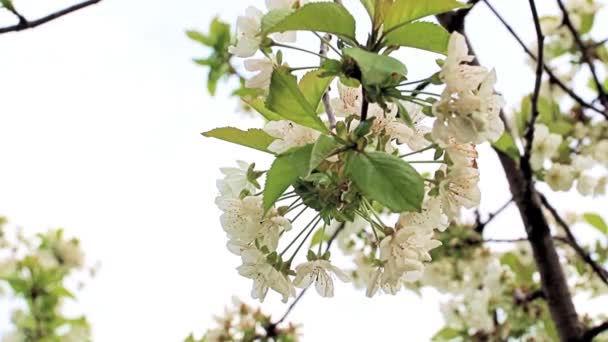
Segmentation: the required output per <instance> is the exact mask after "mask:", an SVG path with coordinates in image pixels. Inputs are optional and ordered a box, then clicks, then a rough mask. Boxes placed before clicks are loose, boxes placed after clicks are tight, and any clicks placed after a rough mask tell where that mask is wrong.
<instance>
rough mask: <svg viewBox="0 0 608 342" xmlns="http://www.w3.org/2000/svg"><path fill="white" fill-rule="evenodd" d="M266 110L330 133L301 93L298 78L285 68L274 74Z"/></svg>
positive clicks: (278, 69) (277, 70)
mask: <svg viewBox="0 0 608 342" xmlns="http://www.w3.org/2000/svg"><path fill="white" fill-rule="evenodd" d="M266 108H268V109H270V110H271V111H273V112H275V113H277V114H279V115H280V116H282V117H284V118H285V119H288V120H291V121H293V122H295V123H297V124H300V125H302V126H306V127H310V128H312V129H316V130H318V131H321V132H324V133H329V130H328V129H327V126H325V124H324V123H323V121H321V119H320V118H319V117H318V116H317V113H316V111H315V109H314V108H313V107H312V105H311V104H310V103H309V102H308V100H306V97H305V96H304V94H303V93H302V91H300V88H299V87H298V83H297V80H296V77H295V76H294V75H292V74H291V73H290V72H289V69H287V68H285V67H278V68H276V69H275V70H274V71H273V72H272V77H271V80H270V88H269V93H268V97H267V98H266Z"/></svg>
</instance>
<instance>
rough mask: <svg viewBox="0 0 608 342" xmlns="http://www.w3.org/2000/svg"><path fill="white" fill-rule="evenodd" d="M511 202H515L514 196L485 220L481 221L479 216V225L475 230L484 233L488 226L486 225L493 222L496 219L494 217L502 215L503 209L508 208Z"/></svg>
mask: <svg viewBox="0 0 608 342" xmlns="http://www.w3.org/2000/svg"><path fill="white" fill-rule="evenodd" d="M511 203H513V198H511V199H509V201H508V202H507V203H505V204H503V205H502V206H501V207H500V208H498V209H497V210H496V211H495V212H493V213H490V215H489V216H488V218H487V219H486V220H485V221H483V222H482V221H481V220H479V216H478V217H477V225H476V226H475V231H476V232H478V233H479V234H481V233H483V230H484V229H485V228H486V226H487V225H488V224H489V223H490V222H492V221H493V220H494V218H496V216H498V215H500V213H502V212H503V211H505V209H507V208H508V207H509V205H511Z"/></svg>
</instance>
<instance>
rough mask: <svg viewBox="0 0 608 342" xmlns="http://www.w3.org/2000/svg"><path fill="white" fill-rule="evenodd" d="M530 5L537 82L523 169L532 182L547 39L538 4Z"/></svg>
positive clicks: (522, 161) (526, 135) (526, 139)
mask: <svg viewBox="0 0 608 342" xmlns="http://www.w3.org/2000/svg"><path fill="white" fill-rule="evenodd" d="M528 2H529V4H530V10H531V12H532V18H533V20H534V29H535V30H536V40H537V48H538V58H537V60H536V80H535V82H534V92H533V93H532V115H531V117H530V121H529V122H528V127H527V130H526V134H525V147H524V156H523V158H522V160H521V167H522V171H523V173H524V175H525V176H526V178H527V179H528V180H529V181H530V180H531V179H532V168H531V166H530V155H531V154H532V144H533V141H534V125H535V124H536V119H537V118H538V115H539V111H538V99H539V96H540V86H541V83H542V79H543V66H544V63H545V60H544V50H545V37H544V36H543V31H542V28H541V27H540V18H539V17H538V12H537V10H536V4H535V3H534V0H528Z"/></svg>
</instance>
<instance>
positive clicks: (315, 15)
mask: <svg viewBox="0 0 608 342" xmlns="http://www.w3.org/2000/svg"><path fill="white" fill-rule="evenodd" d="M272 12H275V11H271V12H270V13H269V14H267V15H266V16H264V18H263V19H262V20H263V22H264V21H266V23H264V24H263V31H264V34H270V33H274V32H285V31H316V32H326V33H332V34H336V35H339V36H342V37H346V38H349V39H352V40H355V39H356V38H355V25H356V24H355V18H353V16H352V15H351V14H350V13H349V12H348V10H347V9H346V8H344V6H342V5H339V4H336V3H333V2H313V3H308V4H306V5H304V6H302V7H300V8H298V9H297V10H295V11H294V12H292V13H285V12H283V13H276V14H272V18H269V19H266V17H267V16H269V15H270V14H271V13H272Z"/></svg>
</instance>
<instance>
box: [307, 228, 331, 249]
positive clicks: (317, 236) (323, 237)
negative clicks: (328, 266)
mask: <svg viewBox="0 0 608 342" xmlns="http://www.w3.org/2000/svg"><path fill="white" fill-rule="evenodd" d="M330 237H331V236H330V235H329V234H325V229H323V227H321V228H319V229H317V231H316V232H315V233H314V234H313V235H312V239H311V240H310V248H312V247H314V246H316V245H318V244H320V243H323V242H325V241H327V240H329V238H330Z"/></svg>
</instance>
